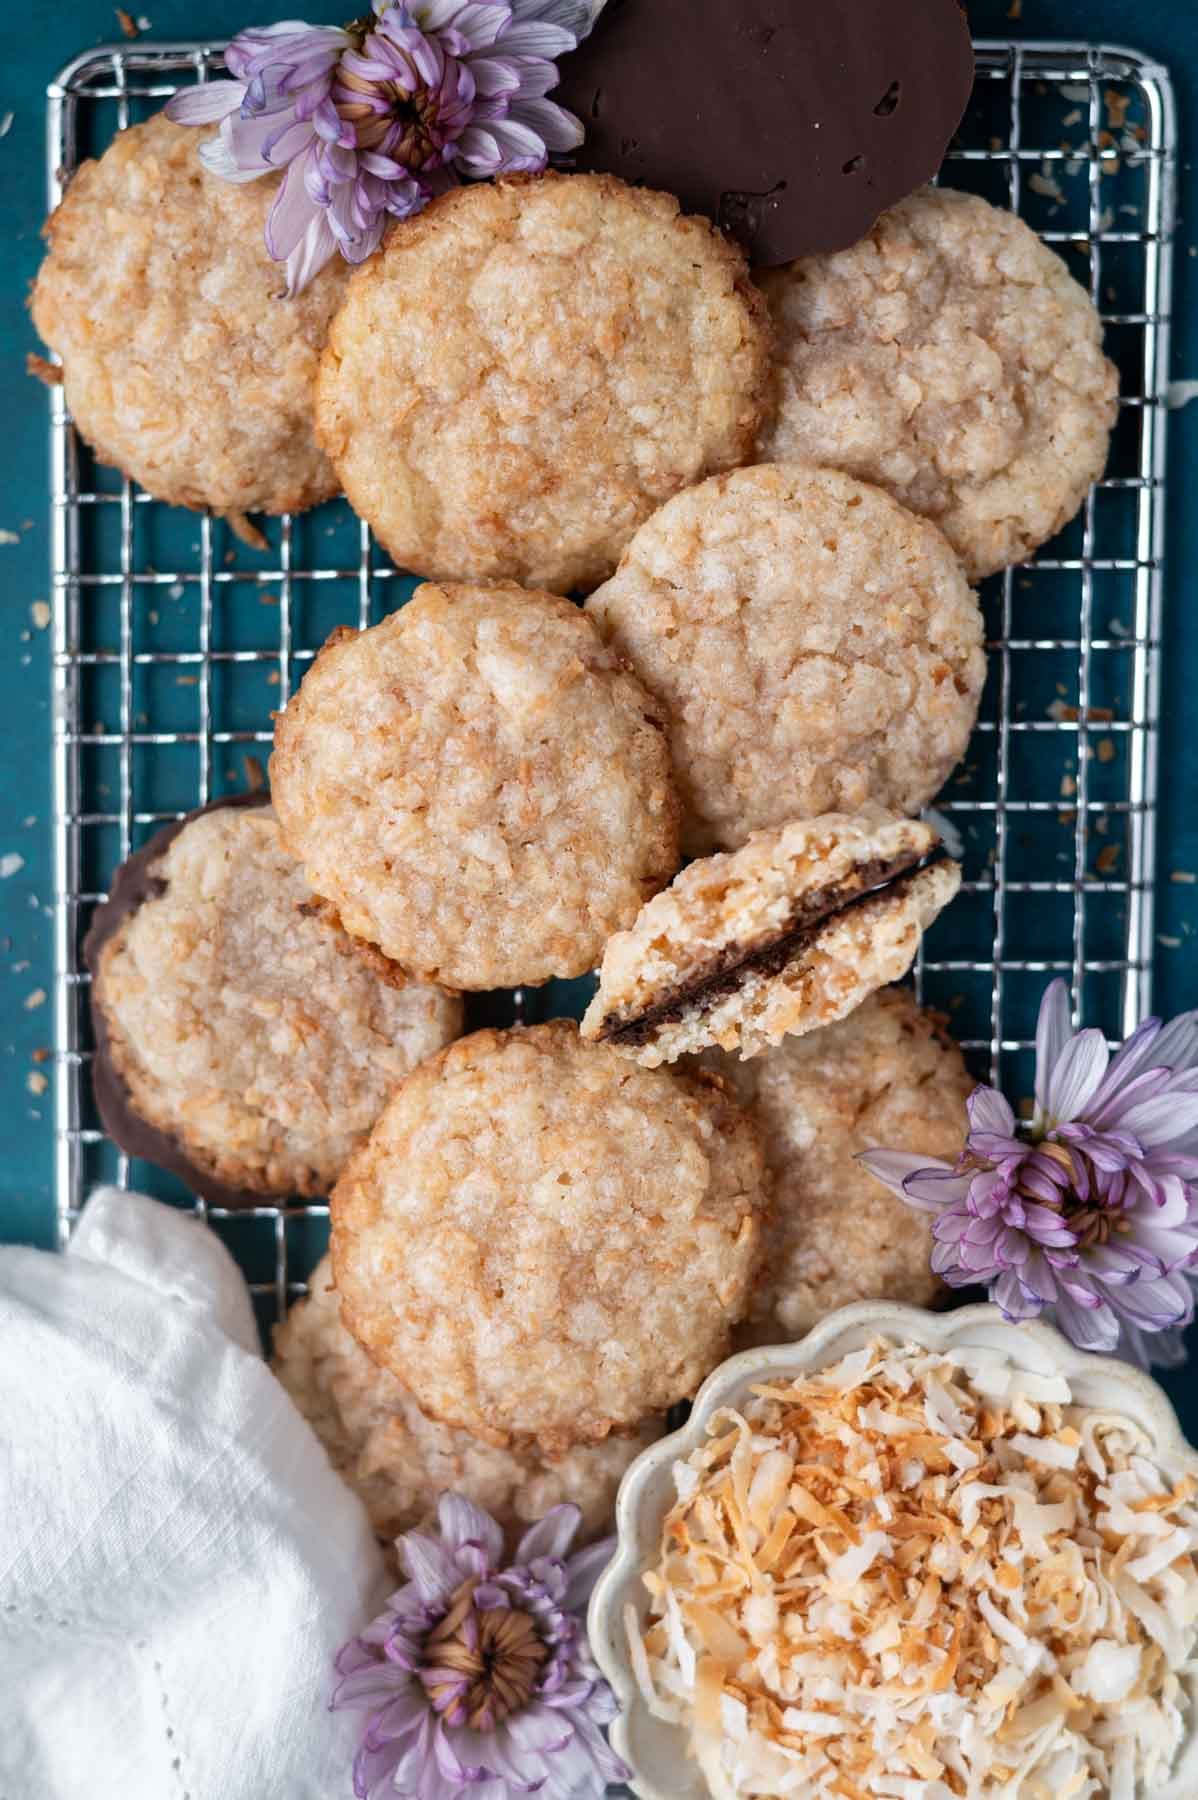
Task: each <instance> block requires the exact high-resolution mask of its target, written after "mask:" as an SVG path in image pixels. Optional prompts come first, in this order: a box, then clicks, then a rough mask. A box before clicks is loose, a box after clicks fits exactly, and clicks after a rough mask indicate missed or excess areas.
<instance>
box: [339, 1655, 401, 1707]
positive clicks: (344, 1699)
mask: <svg viewBox="0 0 1198 1800" xmlns="http://www.w3.org/2000/svg"><path fill="white" fill-rule="evenodd" d="M411 1685H412V1681H411V1677H410V1676H409V1675H408V1674H407V1673H406V1672H405V1671H404V1670H403V1669H399V1668H396V1666H395V1664H394V1663H388V1662H371V1663H370V1665H369V1667H367V1668H365V1669H358V1670H357V1671H356V1672H355V1673H354V1674H352V1675H347V1676H345V1678H344V1680H342V1681H339V1682H338V1683H337V1686H336V1687H335V1688H334V1689H333V1698H332V1700H331V1702H330V1705H331V1706H332V1707H333V1710H334V1711H335V1712H339V1711H341V1709H342V1708H352V1709H353V1710H354V1711H358V1710H362V1709H365V1708H367V1707H373V1706H376V1705H378V1706H385V1705H388V1704H389V1703H390V1702H391V1701H392V1700H394V1699H395V1698H396V1697H397V1696H398V1695H399V1694H401V1693H404V1692H406V1691H407V1690H408V1689H409V1688H410V1687H411Z"/></svg>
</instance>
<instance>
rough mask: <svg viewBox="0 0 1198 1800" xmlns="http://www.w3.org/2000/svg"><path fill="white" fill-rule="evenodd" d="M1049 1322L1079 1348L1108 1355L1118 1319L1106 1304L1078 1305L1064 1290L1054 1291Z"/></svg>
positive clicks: (1117, 1333) (1115, 1339)
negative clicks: (1055, 1296)
mask: <svg viewBox="0 0 1198 1800" xmlns="http://www.w3.org/2000/svg"><path fill="white" fill-rule="evenodd" d="M1052 1323H1053V1324H1054V1325H1055V1326H1056V1327H1057V1330H1058V1331H1061V1332H1063V1333H1064V1335H1065V1336H1066V1337H1067V1338H1068V1339H1069V1341H1070V1342H1071V1343H1073V1344H1076V1345H1077V1347H1078V1349H1079V1350H1094V1351H1097V1352H1098V1353H1099V1354H1101V1355H1108V1356H1109V1355H1110V1353H1111V1351H1112V1350H1114V1348H1115V1347H1116V1345H1117V1344H1118V1342H1119V1320H1118V1318H1117V1317H1116V1315H1115V1313H1114V1312H1113V1311H1112V1310H1111V1308H1110V1307H1109V1306H1103V1305H1101V1304H1099V1305H1098V1306H1096V1307H1093V1308H1090V1309H1084V1308H1082V1307H1081V1306H1078V1305H1077V1304H1076V1303H1075V1301H1074V1300H1072V1299H1071V1298H1070V1296H1069V1295H1068V1294H1065V1293H1060V1292H1058V1294H1057V1298H1056V1300H1055V1302H1054V1303H1053V1307H1052Z"/></svg>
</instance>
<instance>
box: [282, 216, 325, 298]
mask: <svg viewBox="0 0 1198 1800" xmlns="http://www.w3.org/2000/svg"><path fill="white" fill-rule="evenodd" d="M336 254H337V240H336V238H335V237H334V236H333V233H332V231H331V229H330V227H329V221H328V219H327V218H326V216H325V215H324V213H318V214H317V215H316V217H315V218H314V219H313V220H312V223H311V224H310V225H309V227H308V229H307V231H306V232H305V234H304V237H303V241H302V242H301V243H300V244H299V245H297V247H296V248H295V250H293V251H292V253H291V255H290V256H289V257H288V258H287V298H288V299H289V300H294V298H295V296H296V295H297V294H302V293H303V291H304V289H305V288H306V287H307V286H308V283H309V282H310V281H313V280H315V278H316V276H317V275H319V273H320V271H321V270H322V269H323V268H324V266H325V264H326V263H327V262H330V261H331V260H332V258H333V257H334V256H336Z"/></svg>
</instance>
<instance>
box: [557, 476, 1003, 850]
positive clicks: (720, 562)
mask: <svg viewBox="0 0 1198 1800" xmlns="http://www.w3.org/2000/svg"><path fill="white" fill-rule="evenodd" d="M587 611H588V613H589V614H590V616H591V618H592V619H594V621H595V623H596V625H598V627H599V630H600V632H601V633H602V635H603V638H604V640H605V641H606V642H607V643H608V644H609V645H610V646H611V648H612V649H613V650H614V651H615V652H616V653H617V654H618V655H620V656H622V657H623V658H624V659H625V660H626V661H627V662H628V663H629V664H630V666H631V667H632V668H633V669H634V670H635V671H636V673H637V675H638V676H639V677H640V679H641V680H642V681H643V682H644V684H645V686H646V687H647V688H648V689H649V691H650V693H651V694H653V695H654V696H655V698H656V699H657V701H658V703H659V705H660V706H661V707H662V709H663V711H664V713H665V716H666V719H667V722H668V727H669V733H670V749H671V754H672V756H673V761H674V773H675V778H676V780H677V783H678V788H679V792H680V793H681V796H682V802H683V848H684V849H685V850H686V851H687V852H688V853H689V854H691V855H701V854H702V853H703V852H704V851H707V850H712V849H723V850H733V849H735V848H736V847H737V845H739V844H743V843H744V841H745V839H746V838H747V837H748V835H749V833H750V832H751V831H758V830H761V829H762V828H764V827H766V826H771V825H782V824H785V823H786V821H787V820H789V819H804V818H806V819H809V818H814V817H815V815H816V814H818V813H823V812H856V811H858V810H859V808H860V807H862V806H863V805H865V804H866V803H867V802H869V801H871V800H872V801H877V802H878V803H879V804H880V805H882V806H885V807H888V808H890V809H892V810H893V811H895V812H918V811H919V809H920V807H922V806H924V805H926V803H927V802H928V801H929V800H930V799H931V798H932V796H933V795H934V794H935V793H936V792H937V790H938V789H939V788H940V786H941V784H942V783H943V782H944V780H945V778H946V776H947V775H948V773H949V771H950V770H951V769H952V767H953V765H954V764H955V763H956V761H957V760H958V758H959V757H960V756H961V754H962V752H963V750H964V748H965V745H966V742H967V741H968V738H969V733H970V731H971V729H972V727H973V722H974V719H975V717H976V715H977V708H978V699H979V696H980V694H981V691H982V682H983V679H984V677H985V659H984V656H983V653H982V617H981V613H980V612H979V610H978V605H977V601H976V599H975V597H974V595H973V594H972V593H971V591H970V589H969V587H968V585H967V583H966V581H965V578H964V576H963V575H962V573H961V570H960V568H959V566H958V564H957V559H956V557H955V556H954V555H953V552H952V550H951V549H950V548H949V545H948V543H947V542H946V540H945V539H944V538H943V537H942V536H941V535H940V533H939V532H938V531H937V530H936V529H935V527H934V526H932V525H929V524H928V523H927V522H926V521H925V520H923V519H917V518H916V517H915V516H914V515H913V514H912V513H909V512H907V511H905V510H904V508H903V507H901V506H898V505H897V504H896V503H895V502H894V501H893V500H891V499H890V498H889V496H888V495H886V494H883V493H882V492H881V491H880V490H879V489H878V488H874V487H867V486H866V485H865V484H864V482H860V481H855V480H854V479H853V478H852V477H851V476H848V475H842V474H839V473H837V472H835V471H833V470H827V469H805V468H799V467H797V466H793V465H782V464H769V465H763V466H761V467H759V468H755V469H738V470H736V471H735V472H734V473H733V474H730V475H720V476H716V477H714V478H713V479H712V480H710V481H706V482H704V483H703V484H702V485H701V486H700V487H695V488H691V489H689V490H688V492H687V493H685V494H679V495H678V497H677V499H674V500H671V501H670V502H669V504H668V505H666V506H663V507H662V509H661V511H660V512H658V513H655V514H654V516H653V517H652V518H651V519H650V520H649V521H648V523H647V524H645V525H642V527H641V529H640V530H639V531H638V532H637V534H636V536H635V538H634V539H633V540H632V542H631V544H629V546H628V549H627V550H626V551H625V553H624V556H623V558H622V560H621V562H620V567H619V568H618V569H617V571H616V573H615V575H614V576H613V577H612V579H611V580H610V581H609V582H607V583H605V585H604V586H603V587H601V588H600V589H599V591H598V592H597V593H595V594H593V595H592V596H591V598H590V600H589V601H588V602H587Z"/></svg>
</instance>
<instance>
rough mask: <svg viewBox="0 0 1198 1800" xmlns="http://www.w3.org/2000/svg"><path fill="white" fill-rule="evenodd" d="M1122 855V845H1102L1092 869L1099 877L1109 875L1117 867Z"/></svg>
mask: <svg viewBox="0 0 1198 1800" xmlns="http://www.w3.org/2000/svg"><path fill="white" fill-rule="evenodd" d="M1122 854H1123V846H1122V844H1104V845H1103V847H1102V849H1101V850H1100V851H1099V852H1098V855H1097V856H1096V857H1095V859H1094V867H1095V868H1096V869H1097V870H1098V873H1099V874H1100V875H1111V874H1113V873H1114V871H1115V869H1116V867H1117V866H1118V862H1119V858H1120V857H1121V856H1122Z"/></svg>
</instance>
